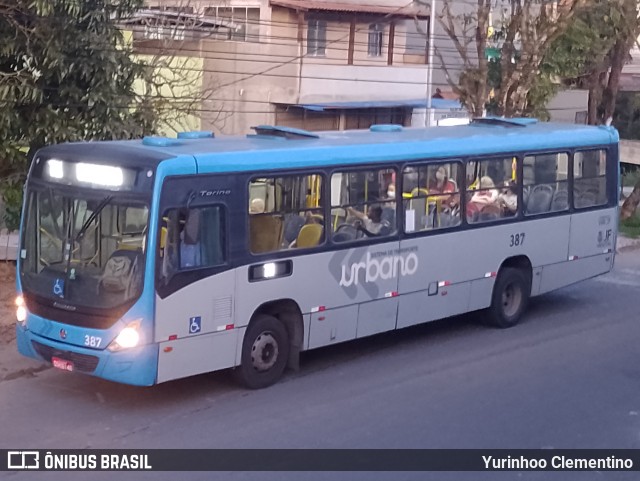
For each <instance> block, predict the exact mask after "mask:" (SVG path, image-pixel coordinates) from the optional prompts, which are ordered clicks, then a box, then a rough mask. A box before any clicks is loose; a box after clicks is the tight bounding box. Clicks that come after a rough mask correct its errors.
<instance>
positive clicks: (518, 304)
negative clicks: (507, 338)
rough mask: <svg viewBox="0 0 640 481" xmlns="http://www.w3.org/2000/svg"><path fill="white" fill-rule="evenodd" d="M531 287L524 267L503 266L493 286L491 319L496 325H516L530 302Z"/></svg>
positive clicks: (502, 326) (504, 326)
mask: <svg viewBox="0 0 640 481" xmlns="http://www.w3.org/2000/svg"><path fill="white" fill-rule="evenodd" d="M530 291H531V287H530V286H529V279H528V278H527V276H526V274H525V273H524V272H523V270H522V269H516V268H514V267H503V268H502V269H500V272H499V273H498V278H497V279H496V283H495V284H494V286H493V294H492V297H491V307H490V308H489V320H490V321H491V324H493V325H494V326H496V327H501V328H507V327H513V326H515V325H516V324H517V323H518V321H520V317H521V316H522V313H523V312H524V310H525V309H526V307H527V304H528V302H529V294H530Z"/></svg>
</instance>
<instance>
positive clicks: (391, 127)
mask: <svg viewBox="0 0 640 481" xmlns="http://www.w3.org/2000/svg"><path fill="white" fill-rule="evenodd" d="M369 130H370V131H371V132H402V125H398V124H374V125H372V126H371V127H369Z"/></svg>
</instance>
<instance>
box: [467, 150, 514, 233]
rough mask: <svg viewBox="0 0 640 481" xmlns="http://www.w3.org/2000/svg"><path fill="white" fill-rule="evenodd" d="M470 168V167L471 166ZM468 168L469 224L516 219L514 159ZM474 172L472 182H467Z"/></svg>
mask: <svg viewBox="0 0 640 481" xmlns="http://www.w3.org/2000/svg"><path fill="white" fill-rule="evenodd" d="M469 164H471V165H469ZM469 164H468V165H467V195H466V214H467V222H469V223H472V224H474V223H478V222H490V221H494V220H499V219H503V218H508V217H513V216H514V215H515V214H516V213H517V210H518V189H519V182H518V179H517V175H516V174H517V171H518V169H517V166H518V162H517V159H516V158H515V157H508V158H503V159H490V160H479V161H471V162H469ZM469 172H474V173H475V175H476V177H475V178H474V179H473V180H470V179H469V178H468V174H469Z"/></svg>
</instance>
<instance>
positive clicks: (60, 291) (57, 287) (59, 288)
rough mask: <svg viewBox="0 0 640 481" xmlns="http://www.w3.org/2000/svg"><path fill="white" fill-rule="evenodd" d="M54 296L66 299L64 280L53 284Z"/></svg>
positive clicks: (58, 280) (57, 280)
mask: <svg viewBox="0 0 640 481" xmlns="http://www.w3.org/2000/svg"><path fill="white" fill-rule="evenodd" d="M53 295H54V296H58V297H64V279H56V280H55V281H54V283H53Z"/></svg>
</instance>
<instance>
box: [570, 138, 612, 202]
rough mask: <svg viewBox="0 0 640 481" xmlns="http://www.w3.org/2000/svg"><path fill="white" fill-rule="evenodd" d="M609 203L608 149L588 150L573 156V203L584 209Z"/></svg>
mask: <svg viewBox="0 0 640 481" xmlns="http://www.w3.org/2000/svg"><path fill="white" fill-rule="evenodd" d="M606 203H607V151H606V150H586V151H582V152H576V153H575V154H574V156H573V205H574V207H575V208H576V209H584V208H587V207H592V206H595V205H603V204H606Z"/></svg>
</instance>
